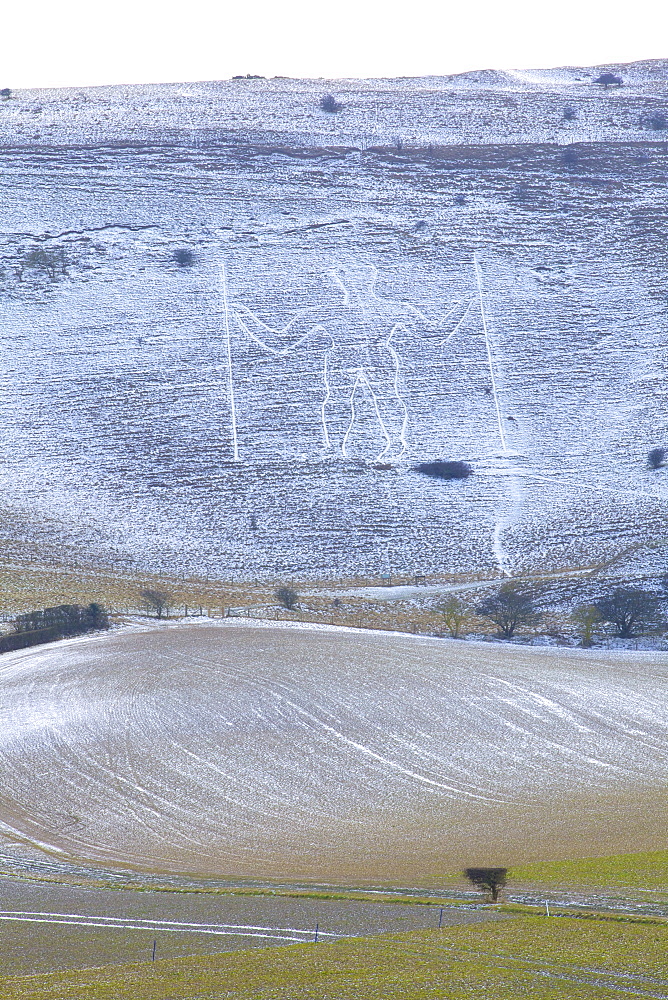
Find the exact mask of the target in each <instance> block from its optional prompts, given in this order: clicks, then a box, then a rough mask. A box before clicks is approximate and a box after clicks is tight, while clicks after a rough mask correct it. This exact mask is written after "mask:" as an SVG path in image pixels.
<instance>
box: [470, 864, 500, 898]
mask: <svg viewBox="0 0 668 1000" xmlns="http://www.w3.org/2000/svg"><path fill="white" fill-rule="evenodd" d="M464 874H465V875H466V877H467V879H468V880H469V882H472V883H473V885H474V886H476V888H478V889H482V890H483V891H484V892H489V893H490V894H491V897H492V902H493V903H496V901H497V899H498V898H499V892H500V890H501V889H503V887H504V885H505V884H506V882H507V876H508V869H507V868H465V869H464Z"/></svg>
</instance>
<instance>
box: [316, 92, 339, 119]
mask: <svg viewBox="0 0 668 1000" xmlns="http://www.w3.org/2000/svg"><path fill="white" fill-rule="evenodd" d="M342 107H343V105H342V104H339V102H338V101H337V99H336V98H335V97H334V95H333V94H324V95H323V96H322V97H321V98H320V110H321V111H328V112H329V113H330V114H333V113H334V112H336V111H340V110H341V108H342Z"/></svg>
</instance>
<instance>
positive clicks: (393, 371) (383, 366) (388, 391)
mask: <svg viewBox="0 0 668 1000" xmlns="http://www.w3.org/2000/svg"><path fill="white" fill-rule="evenodd" d="M369 361H370V362H371V364H370V366H369V368H367V369H366V370H365V380H366V383H367V386H368V387H369V392H370V393H371V397H372V399H373V405H374V407H375V410H376V415H377V417H378V423H379V424H380V427H381V430H382V432H383V436H384V437H385V440H386V442H387V443H386V445H385V447H384V448H383V450H382V451H381V452H380V454H379V455H378V456H377V459H376V460H377V461H378V460H380V459H384V458H392V459H400V458H402V456H403V455H404V454H405V453H406V451H407V449H408V442H407V440H406V431H407V429H408V409H407V408H406V404H405V402H404V399H403V396H402V394H401V389H400V384H399V383H400V370H399V355H398V354H397V352H396V351H395V350H394V348H393V347H392V346H391V344H389V343H388V344H387V345H385V346H383V347H375V348H373V349H371V350H369Z"/></svg>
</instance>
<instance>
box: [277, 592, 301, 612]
mask: <svg viewBox="0 0 668 1000" xmlns="http://www.w3.org/2000/svg"><path fill="white" fill-rule="evenodd" d="M274 597H275V598H276V600H277V601H278V603H279V604H282V605H283V607H284V608H286V609H287V610H288V611H292V609H293V608H294V606H295V604H297V602H298V600H299V594H297V593H296V592H295V591H294V590H291V589H290V587H278V588H277V590H275V591H274Z"/></svg>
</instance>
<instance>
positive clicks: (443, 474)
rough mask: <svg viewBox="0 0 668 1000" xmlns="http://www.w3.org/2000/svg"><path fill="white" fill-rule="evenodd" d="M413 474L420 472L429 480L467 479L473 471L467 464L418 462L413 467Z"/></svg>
mask: <svg viewBox="0 0 668 1000" xmlns="http://www.w3.org/2000/svg"><path fill="white" fill-rule="evenodd" d="M413 471H414V472H421V473H422V475H423V476H429V477H430V478H431V479H468V477H469V476H471V475H473V469H472V468H471V466H470V465H468V463H467V462H443V461H440V460H438V461H436V462H420V463H419V464H418V465H414V466H413Z"/></svg>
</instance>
